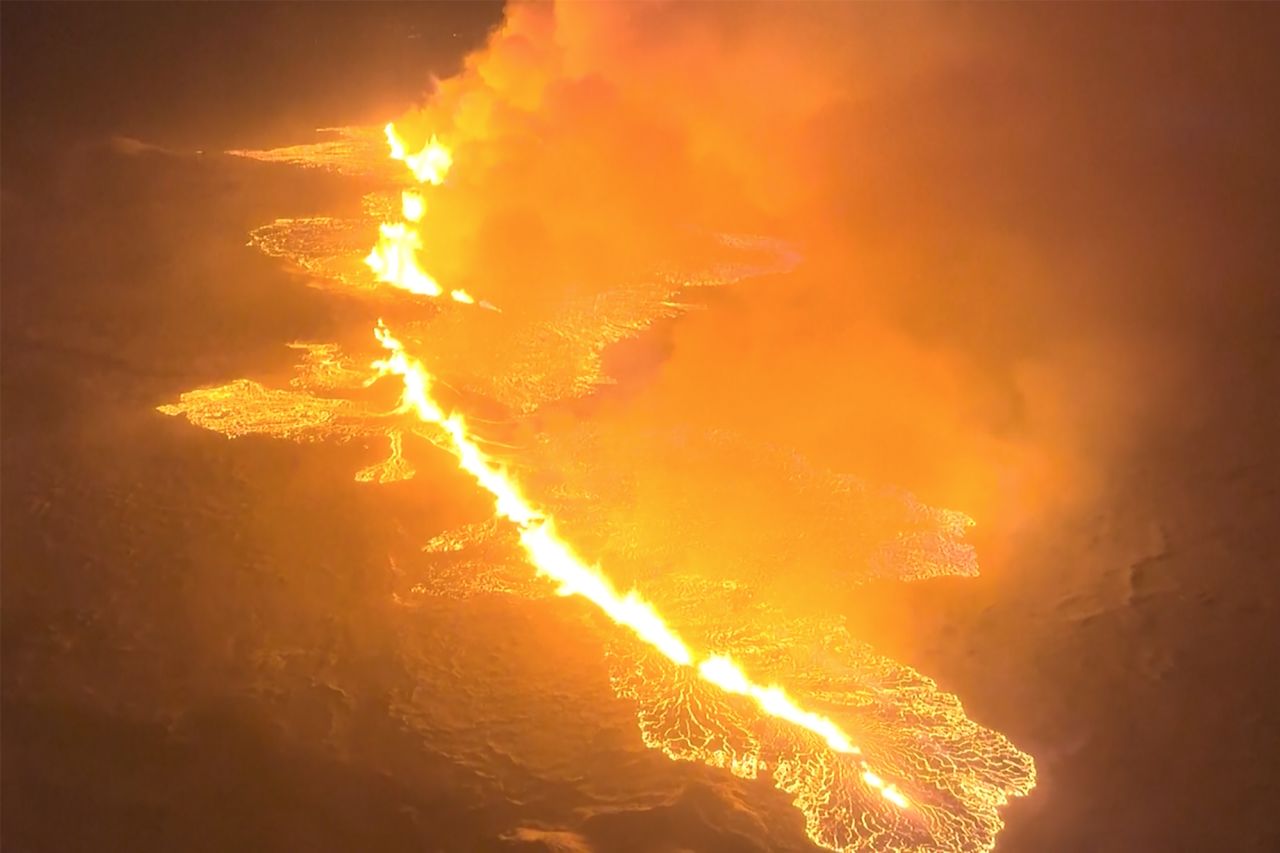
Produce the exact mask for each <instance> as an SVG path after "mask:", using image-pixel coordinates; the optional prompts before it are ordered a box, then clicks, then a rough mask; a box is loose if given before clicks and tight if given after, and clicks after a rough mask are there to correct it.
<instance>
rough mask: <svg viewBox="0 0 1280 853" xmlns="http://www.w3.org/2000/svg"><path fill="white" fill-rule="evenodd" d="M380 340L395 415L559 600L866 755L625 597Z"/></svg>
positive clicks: (881, 785)
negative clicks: (396, 399)
mask: <svg viewBox="0 0 1280 853" xmlns="http://www.w3.org/2000/svg"><path fill="white" fill-rule="evenodd" d="M374 335H375V336H376V337H377V339H378V342H379V343H380V344H382V346H383V348H384V349H385V350H386V351H387V355H386V356H385V357H384V358H381V359H378V360H376V361H374V363H373V368H374V369H375V370H376V371H377V376H378V377H382V376H392V375H394V376H398V377H400V379H401V380H402V382H403V384H404V390H403V391H402V392H401V395H400V403H399V405H398V407H397V408H396V412H397V413H403V414H413V415H416V416H417V417H418V419H419V420H421V421H423V422H425V423H429V424H433V425H435V426H437V427H439V429H440V430H441V431H442V432H443V433H444V434H445V436H446V437H447V439H448V449H449V450H450V452H451V453H452V454H453V455H454V457H455V458H456V459H457V460H458V466H459V467H460V468H461V469H462V470H464V471H466V472H467V473H468V474H470V475H471V476H472V477H473V478H474V479H475V481H476V483H477V485H479V486H480V487H481V488H483V489H484V490H485V491H487V492H489V493H490V494H491V495H493V499H494V509H495V511H496V512H497V514H498V515H499V516H500V517H502V518H504V519H506V520H508V521H510V522H511V523H513V524H514V525H515V526H516V529H517V530H518V531H519V534H520V547H521V548H523V549H524V552H525V554H526V556H527V557H528V559H529V562H530V563H532V564H533V566H534V568H535V569H536V570H537V574H538V575H539V576H542V577H547V578H549V579H551V580H553V581H555V582H556V583H557V584H558V587H557V592H558V593H559V594H560V595H566V596H568V595H578V596H582V597H583V598H586V599H587V600H589V601H590V602H591V603H593V604H595V605H596V607H598V608H599V609H600V610H602V611H603V612H604V613H605V614H606V615H607V616H608V617H609V618H610V619H612V620H613V621H614V622H615V623H617V624H619V625H622V626H624V627H626V628H628V629H629V630H630V631H631V632H632V633H634V634H635V635H636V636H637V637H638V638H639V639H640V640H642V641H643V642H645V643H646V644H648V645H649V646H650V647H652V648H653V649H655V650H657V651H658V652H660V653H661V654H662V655H664V656H665V657H666V658H667V659H668V660H670V661H671V662H672V663H674V664H676V665H677V666H682V667H691V668H693V669H694V670H695V671H696V672H697V674H698V676H699V677H700V678H701V679H703V680H704V681H706V682H708V683H710V684H713V685H715V686H716V687H719V688H720V689H721V690H723V691H725V692H726V693H731V694H734V695H738V696H744V697H747V698H749V699H751V700H752V701H753V702H754V703H755V704H756V705H757V706H758V707H759V708H760V710H761V711H763V712H764V713H765V714H767V715H769V716H771V717H774V718H777V719H781V720H785V721H787V722H789V723H792V724H793V725H796V726H798V727H800V728H802V729H805V730H806V731H809V732H811V733H813V734H815V735H817V736H818V737H821V738H822V739H823V740H824V741H826V743H827V745H828V746H829V747H831V749H832V750H834V751H836V752H839V753H844V754H849V755H860V754H861V750H860V749H859V748H858V747H857V746H855V745H854V744H853V742H852V741H851V740H850V739H849V736H848V735H847V734H845V732H844V731H842V730H841V729H840V727H839V726H838V725H836V723H835V722H834V721H832V720H830V719H828V718H827V717H824V716H822V715H821V714H817V713H815V712H813V711H807V710H805V709H803V708H801V707H800V706H799V705H797V704H796V703H795V701H794V700H793V699H791V697H789V696H788V695H787V693H786V691H784V690H783V689H782V688H781V687H779V686H777V685H769V686H763V685H761V684H758V683H756V682H754V681H752V680H751V678H750V677H748V676H747V674H746V673H745V672H743V670H742V669H741V667H739V666H738V665H737V664H736V663H734V662H733V660H731V659H730V658H729V657H728V656H726V655H715V654H707V655H699V654H696V653H695V652H694V651H693V650H692V649H690V648H689V646H688V645H687V644H686V643H685V642H684V640H683V639H681V638H680V635H679V634H677V633H676V631H675V630H674V629H672V628H671V627H670V626H669V625H667V624H666V622H665V621H664V620H663V618H662V616H661V615H660V614H659V613H658V611H657V610H656V609H655V608H654V607H653V605H652V604H650V603H648V602H647V601H645V600H644V598H642V597H641V596H640V594H639V593H638V592H637V591H636V590H634V589H632V590H630V591H628V592H627V593H625V594H622V593H619V592H618V590H617V589H616V588H615V587H614V585H613V583H612V582H611V581H610V580H609V578H608V577H607V576H606V575H605V574H604V572H602V571H601V570H600V568H599V567H598V566H593V565H589V564H587V563H586V562H585V561H584V560H583V559H582V558H581V557H580V556H578V554H577V553H576V552H575V551H574V550H573V547H572V546H571V545H570V544H569V543H568V542H566V541H564V540H563V539H562V538H560V536H559V535H558V534H557V533H556V528H555V520H554V519H553V518H552V517H551V516H550V515H548V514H547V513H546V512H544V511H542V510H541V509H539V508H538V507H536V506H535V505H534V504H533V503H531V502H530V501H529V500H528V499H527V498H525V497H524V494H523V491H522V490H521V488H520V485H519V483H518V482H517V481H516V480H515V479H514V478H513V477H512V476H511V475H510V473H509V472H507V470H506V469H505V468H504V467H503V466H502V465H501V464H500V463H498V462H497V461H495V460H494V459H492V458H491V457H490V456H489V455H488V454H486V453H485V452H484V451H483V450H482V449H481V447H480V445H479V444H478V443H477V442H476V440H475V439H473V438H472V436H471V433H470V431H469V429H468V427H467V422H466V419H465V418H464V417H463V416H462V414H461V413H459V412H445V410H444V409H443V407H441V405H440V403H439V402H438V401H437V400H436V399H435V397H433V396H432V384H433V382H434V377H433V376H432V375H431V373H430V372H429V371H428V370H427V368H426V366H425V365H423V363H422V362H421V361H419V360H418V359H416V358H414V357H413V356H411V355H409V354H408V352H406V351H405V348H404V344H402V343H401V342H400V341H399V340H398V339H397V338H395V337H394V336H392V334H391V332H390V331H389V330H388V329H387V327H386V326H385V325H384V324H383V323H382V321H381V320H379V321H378V325H377V328H376V329H374ZM858 760H859V764H860V767H861V770H862V781H863V782H865V783H866V784H867V785H868V786H869V787H870V788H872V789H873V790H875V791H877V792H878V793H879V794H880V795H881V796H882V797H884V799H885V800H887V801H889V802H890V803H892V804H893V805H895V806H897V807H898V808H901V809H905V808H907V807H908V805H909V804H908V801H907V798H906V797H905V796H904V795H903V794H902V792H901V791H899V790H898V789H897V787H896V786H894V785H893V784H891V783H888V782H886V781H885V780H884V779H882V778H881V777H880V776H879V775H877V774H876V773H875V772H873V771H872V769H871V766H870V765H869V764H868V763H867V761H866V760H865V759H862V758H859V759H858Z"/></svg>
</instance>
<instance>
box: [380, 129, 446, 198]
mask: <svg viewBox="0 0 1280 853" xmlns="http://www.w3.org/2000/svg"><path fill="white" fill-rule="evenodd" d="M383 130H384V131H385V133H386V134H387V145H389V146H391V159H392V160H399V161H401V162H403V163H404V164H405V165H406V166H408V167H409V171H411V172H413V176H414V177H415V178H417V179H418V183H420V184H431V185H432V186H435V187H438V186H440V184H442V183H444V178H445V175H447V174H448V173H449V167H450V166H452V165H453V153H452V152H450V151H449V149H448V148H446V147H445V146H444V145H442V144H441V143H440V140H438V139H436V137H435V136H434V135H432V137H431V139H430V140H429V141H428V142H427V143H426V144H425V145H423V146H422V150H421V151H418V152H417V153H416V154H410V153H408V151H407V149H406V148H405V141H404V137H402V136H401V135H400V134H399V133H398V132H397V131H396V126H395V124H392V123H388V124H387V126H386V127H385V128H383Z"/></svg>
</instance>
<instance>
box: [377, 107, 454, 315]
mask: <svg viewBox="0 0 1280 853" xmlns="http://www.w3.org/2000/svg"><path fill="white" fill-rule="evenodd" d="M386 132H387V143H388V144H389V145H390V146H391V158H392V159H393V160H403V161H404V163H405V165H407V166H408V167H409V169H410V171H412V172H413V175H414V177H416V178H417V179H418V182H419V183H427V184H432V185H439V184H440V183H442V182H443V181H444V176H445V174H446V173H447V172H448V171H449V167H450V166H451V165H452V164H453V155H451V154H450V153H449V149H448V148H445V147H444V146H443V145H441V144H440V142H439V141H438V140H437V139H436V138H435V137H434V136H432V137H431V141H430V142H429V143H427V146H426V147H425V148H423V149H422V150H421V151H419V152H418V153H417V154H405V149H404V140H403V139H401V138H400V136H399V134H397V133H396V129H395V125H394V124H388V125H387V127H386ZM426 213H427V200H426V198H424V197H423V195H422V193H420V192H417V191H416V190H405V191H404V192H403V193H401V194H400V215H401V217H403V221H401V222H384V223H382V224H381V225H380V226H378V242H377V245H375V246H374V247H373V250H372V251H370V252H369V254H368V256H366V257H365V259H364V262H365V265H367V266H368V267H369V269H371V270H373V274H374V276H375V277H376V278H377V279H378V281H381V282H385V283H387V284H389V285H391V286H392V287H398V288H400V289H401V290H407V291H409V292H410V293H416V294H418V295H419V296H432V297H434V296H440V295H441V294H442V293H444V288H443V287H441V286H440V284H439V283H438V282H437V281H436V280H435V279H434V278H432V277H431V275H430V274H429V273H428V272H427V271H426V270H424V269H423V268H422V264H420V263H419V262H418V252H420V251H421V250H422V235H420V234H419V233H418V232H417V231H416V230H415V229H414V228H413V227H412V226H413V225H417V224H419V223H421V222H422V218H423V217H424V216H425V215H426ZM449 298H450V299H452V300H453V301H454V302H460V303H462V304H463V305H474V304H475V302H476V300H475V297H473V296H472V295H471V294H470V293H467V292H466V291H465V290H461V289H458V288H455V289H453V290H451V291H449Z"/></svg>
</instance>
